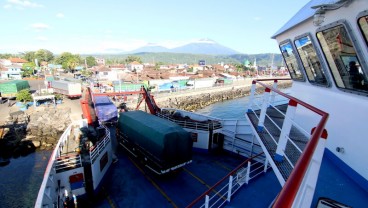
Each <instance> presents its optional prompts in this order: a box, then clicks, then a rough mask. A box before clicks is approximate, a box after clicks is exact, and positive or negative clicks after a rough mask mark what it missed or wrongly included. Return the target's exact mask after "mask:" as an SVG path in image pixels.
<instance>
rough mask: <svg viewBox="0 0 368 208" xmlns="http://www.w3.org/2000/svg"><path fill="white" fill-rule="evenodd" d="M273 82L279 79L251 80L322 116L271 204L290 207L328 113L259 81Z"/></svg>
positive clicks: (276, 207)
mask: <svg viewBox="0 0 368 208" xmlns="http://www.w3.org/2000/svg"><path fill="white" fill-rule="evenodd" d="M272 80H274V81H275V82H276V81H277V80H279V79H271V80H270V79H260V80H253V82H252V83H253V84H256V83H258V84H260V85H262V86H263V87H265V88H268V89H269V90H271V91H274V92H276V93H277V94H280V95H282V96H284V97H286V98H289V99H290V102H294V104H300V105H302V106H304V107H305V108H307V109H309V110H311V111H313V112H315V113H317V114H319V115H321V116H322V118H321V120H320V122H319V123H318V125H317V127H316V128H315V130H314V131H313V133H312V135H311V139H310V140H309V142H308V143H307V145H306V147H305V150H304V152H303V153H302V154H301V156H300V158H299V160H298V161H297V163H296V165H295V168H294V169H293V171H292V172H291V174H290V176H289V178H288V180H287V181H286V183H285V185H284V187H283V188H282V190H281V192H280V194H279V195H278V197H277V198H276V201H275V203H274V205H273V207H275V208H278V207H291V206H292V205H293V202H294V199H295V196H296V194H297V193H298V190H299V187H300V185H301V183H302V181H303V178H304V175H305V173H306V171H307V169H308V166H309V163H310V162H311V160H312V157H313V153H314V150H315V149H316V147H317V144H318V141H319V139H320V138H321V136H322V134H325V133H326V132H325V125H326V123H327V119H328V117H329V114H328V113H326V112H324V111H322V110H320V109H318V108H316V107H314V106H311V105H309V104H308V103H305V102H303V101H301V100H299V99H297V98H294V97H292V96H290V95H287V94H285V93H283V92H281V91H279V90H277V89H275V88H273V87H271V86H268V85H266V84H264V83H261V82H260V81H272ZM323 138H324V139H326V138H327V137H326V136H323Z"/></svg>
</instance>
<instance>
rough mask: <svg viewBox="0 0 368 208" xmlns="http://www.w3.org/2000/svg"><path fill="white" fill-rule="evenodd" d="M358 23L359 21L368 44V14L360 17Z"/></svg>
mask: <svg viewBox="0 0 368 208" xmlns="http://www.w3.org/2000/svg"><path fill="white" fill-rule="evenodd" d="M358 23H359V27H360V30H361V31H362V33H363V36H364V39H365V43H366V44H367V46H368V16H364V17H361V18H359V20H358Z"/></svg>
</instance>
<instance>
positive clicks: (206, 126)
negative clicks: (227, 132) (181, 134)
mask: <svg viewBox="0 0 368 208" xmlns="http://www.w3.org/2000/svg"><path fill="white" fill-rule="evenodd" d="M156 116H158V117H160V118H164V119H166V120H169V121H171V122H174V123H176V124H178V125H179V126H182V127H183V128H188V129H196V130H205V131H209V130H215V129H220V128H221V127H222V126H221V123H220V122H219V121H210V122H200V121H190V120H179V119H175V118H173V117H171V116H169V115H165V114H161V113H157V114H156Z"/></svg>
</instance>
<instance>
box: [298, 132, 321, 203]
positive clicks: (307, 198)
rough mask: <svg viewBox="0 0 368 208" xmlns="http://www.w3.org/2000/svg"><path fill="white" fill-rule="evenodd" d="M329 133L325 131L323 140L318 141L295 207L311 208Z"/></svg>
mask: <svg viewBox="0 0 368 208" xmlns="http://www.w3.org/2000/svg"><path fill="white" fill-rule="evenodd" d="M326 139H327V131H326V130H323V133H322V136H321V138H320V139H319V140H318V144H317V146H316V149H315V150H314V154H313V156H312V160H311V161H310V163H309V165H308V169H307V171H306V173H305V175H304V178H303V181H302V184H301V185H300V188H299V190H298V193H297V194H296V196H295V199H294V202H293V207H310V206H311V204H312V200H313V195H314V191H315V189H316V185H317V179H318V174H319V170H320V168H321V164H322V158H323V153H324V151H325V146H326Z"/></svg>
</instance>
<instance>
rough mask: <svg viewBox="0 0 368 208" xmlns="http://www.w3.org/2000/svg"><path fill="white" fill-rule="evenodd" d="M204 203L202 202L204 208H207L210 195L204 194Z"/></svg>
mask: <svg viewBox="0 0 368 208" xmlns="http://www.w3.org/2000/svg"><path fill="white" fill-rule="evenodd" d="M205 200H206V201H205V203H204V207H205V208H208V207H209V204H210V197H209V196H208V195H206V199H205Z"/></svg>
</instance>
